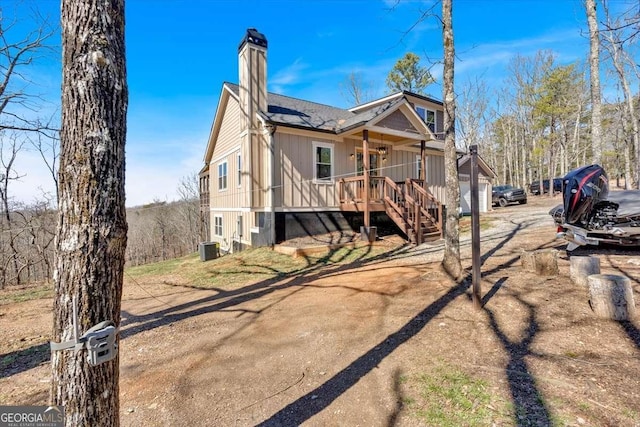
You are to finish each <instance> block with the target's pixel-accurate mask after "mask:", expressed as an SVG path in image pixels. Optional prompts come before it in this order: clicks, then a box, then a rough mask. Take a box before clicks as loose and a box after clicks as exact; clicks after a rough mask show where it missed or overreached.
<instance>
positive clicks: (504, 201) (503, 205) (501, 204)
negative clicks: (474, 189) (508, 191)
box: [498, 197, 509, 208]
mask: <svg viewBox="0 0 640 427" xmlns="http://www.w3.org/2000/svg"><path fill="white" fill-rule="evenodd" d="M498 204H499V205H500V207H501V208H504V207H505V206H507V205H508V204H509V202H507V199H505V198H504V197H500V200H498Z"/></svg>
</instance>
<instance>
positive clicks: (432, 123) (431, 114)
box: [416, 107, 436, 132]
mask: <svg viewBox="0 0 640 427" xmlns="http://www.w3.org/2000/svg"><path fill="white" fill-rule="evenodd" d="M416 113H418V115H419V116H420V117H421V118H422V120H424V121H425V123H426V124H427V126H428V127H429V129H430V130H431V132H435V131H436V112H435V111H432V110H427V109H425V108H422V107H416Z"/></svg>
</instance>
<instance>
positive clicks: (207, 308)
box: [120, 247, 404, 338]
mask: <svg viewBox="0 0 640 427" xmlns="http://www.w3.org/2000/svg"><path fill="white" fill-rule="evenodd" d="M354 250H355V249H351V250H348V251H345V253H344V254H343V255H342V258H341V259H338V260H335V259H333V257H334V255H335V254H336V252H338V249H335V250H331V251H329V253H328V254H327V255H326V256H324V257H322V258H320V259H318V260H316V261H315V263H313V264H312V263H311V260H308V261H307V262H308V267H307V268H304V269H302V270H298V271H295V272H292V273H287V274H281V275H279V276H278V277H274V278H270V279H266V280H262V281H260V282H257V283H254V284H252V285H248V286H243V287H241V288H238V289H234V290H230V291H226V290H222V289H219V290H218V291H217V293H216V294H214V295H208V296H206V297H203V298H199V299H196V300H193V301H189V302H186V303H184V304H178V305H175V306H167V308H165V309H161V310H158V311H155V312H153V313H149V314H144V315H131V314H129V316H128V317H127V318H126V319H125V320H124V321H123V322H122V325H121V328H122V329H121V332H120V337H121V338H127V337H130V336H132V335H134V334H137V333H139V332H142V331H148V330H151V329H155V328H157V327H160V326H164V325H168V324H170V323H174V322H178V321H180V320H183V319H186V318H189V317H192V316H198V315H201V314H205V313H211V312H215V311H222V310H226V309H229V308H230V307H234V306H237V305H240V304H243V303H245V302H248V301H251V300H255V299H259V298H262V297H264V296H267V295H269V294H272V293H274V292H276V291H281V290H285V289H289V288H295V287H302V286H304V285H305V284H306V283H307V282H311V281H314V280H317V279H321V278H325V277H330V276H332V275H334V274H343V273H346V272H348V271H349V270H351V269H353V268H358V267H362V266H366V265H371V264H375V263H377V262H380V261H383V260H385V259H387V258H389V257H392V256H393V254H394V253H396V251H400V252H401V251H403V250H404V247H400V248H398V249H397V250H394V251H391V252H385V253H383V254H380V255H377V256H372V257H370V258H366V259H364V258H365V257H366V256H367V255H369V253H370V250H371V249H369V250H368V251H365V252H363V253H362V254H360V256H359V258H358V259H356V260H354V261H352V262H349V263H345V264H329V262H331V263H340V262H341V261H342V260H344V259H346V258H347V257H349V255H350V254H351V253H352V252H353V251H354ZM207 291H208V290H207ZM267 308H268V307H267ZM265 309H266V308H263V309H262V310H261V311H264V310H265ZM256 314H259V313H256Z"/></svg>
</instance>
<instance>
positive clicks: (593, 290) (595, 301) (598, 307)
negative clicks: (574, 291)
mask: <svg viewBox="0 0 640 427" xmlns="http://www.w3.org/2000/svg"><path fill="white" fill-rule="evenodd" d="M587 280H588V283H589V303H590V304H591V309H592V310H593V312H594V313H595V314H596V315H597V316H598V317H602V318H605V319H612V320H630V319H632V318H633V317H634V316H635V312H636V306H635V302H634V300H633V289H632V288H631V281H630V280H629V279H628V278H627V277H624V276H616V275H614V274H594V275H591V276H589V277H588V279H587Z"/></svg>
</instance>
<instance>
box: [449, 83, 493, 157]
mask: <svg viewBox="0 0 640 427" xmlns="http://www.w3.org/2000/svg"><path fill="white" fill-rule="evenodd" d="M487 92H488V91H487V85H486V83H485V82H484V81H483V80H481V79H479V78H476V79H475V81H471V80H468V81H467V82H466V83H464V84H463V86H462V90H461V91H460V97H459V104H458V108H457V111H456V112H457V117H456V118H457V123H458V130H459V135H460V137H461V138H460V139H461V140H462V143H461V144H459V145H460V146H461V147H463V148H464V149H465V151H468V150H469V146H470V145H473V144H478V143H479V142H480V140H481V138H482V134H483V130H484V128H485V126H486V124H487V121H488V117H487V116H488V114H489V96H488V93H487Z"/></svg>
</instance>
